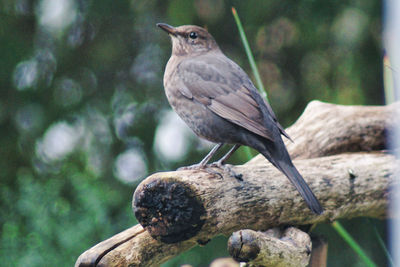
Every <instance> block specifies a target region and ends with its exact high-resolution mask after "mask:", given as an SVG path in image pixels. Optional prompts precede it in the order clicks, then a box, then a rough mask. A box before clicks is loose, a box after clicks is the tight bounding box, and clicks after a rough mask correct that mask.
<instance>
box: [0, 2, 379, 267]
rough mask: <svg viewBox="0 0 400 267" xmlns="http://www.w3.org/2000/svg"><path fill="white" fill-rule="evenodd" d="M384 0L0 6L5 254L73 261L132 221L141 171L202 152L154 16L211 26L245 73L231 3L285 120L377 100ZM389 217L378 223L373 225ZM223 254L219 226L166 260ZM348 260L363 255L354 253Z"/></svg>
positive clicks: (0, 229)
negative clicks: (318, 103)
mask: <svg viewBox="0 0 400 267" xmlns="http://www.w3.org/2000/svg"><path fill="white" fill-rule="evenodd" d="M52 3H57V4H56V5H54V4H53V5H52ZM380 5H381V2H380V1H377V0H368V1H341V2H340V3H337V2H333V1H307V0H301V1H297V2H293V1H292V2H282V1H278V0H272V1H222V0H217V1H211V0H204V1H176V0H174V1H154V0H151V1H109V0H107V1H106V0H104V1H103V0H102V1H85V0H84V1H74V0H68V1H67V0H64V1H62V0H57V1H55V0H39V1H23V0H11V1H3V2H2V3H0V15H1V18H2V19H1V20H0V49H1V51H3V52H2V53H0V77H1V79H0V86H1V90H0V151H1V156H2V158H1V160H0V168H1V170H2V171H1V172H0V242H1V243H0V258H1V259H2V265H4V266H71V265H72V264H73V263H74V261H75V260H76V258H77V257H78V256H79V254H80V253H82V252H83V251H84V250H86V249H87V248H89V247H91V246H92V245H94V244H96V243H97V242H100V241H102V240H104V239H106V238H108V237H109V236H111V235H113V234H116V233H118V232H120V231H122V230H124V229H126V228H128V227H130V226H131V225H133V224H135V223H136V221H135V219H134V217H133V215H132V212H131V207H130V206H131V203H130V202H131V197H132V193H133V191H134V187H135V185H137V184H138V182H139V181H140V179H141V178H143V177H144V176H146V175H147V174H149V173H152V172H155V171H162V170H171V169H174V168H176V167H178V166H182V165H185V164H193V163H195V162H197V161H199V160H200V159H201V158H202V156H203V155H204V154H205V153H206V151H207V150H208V145H207V144H204V143H202V142H199V141H198V139H197V138H196V137H194V136H193V135H191V134H190V133H189V131H187V129H186V128H184V127H185V126H182V125H181V124H179V122H177V121H176V120H175V119H173V118H172V117H171V116H170V113H168V111H169V110H170V107H169V106H168V104H167V102H166V98H165V96H164V93H163V88H162V76H163V70H164V66H165V64H166V61H167V60H168V57H169V54H170V42H169V40H168V39H167V37H166V36H165V34H164V33H162V32H160V31H159V29H158V28H157V27H156V26H155V24H156V23H157V22H167V23H170V24H173V25H177V24H197V25H201V26H206V27H207V28H208V29H209V31H210V32H211V33H212V34H213V36H214V37H215V38H216V40H217V42H218V43H219V45H220V47H221V49H222V50H223V51H224V52H225V53H226V54H227V55H228V56H229V57H231V58H233V59H234V60H235V61H236V62H238V63H239V65H241V66H242V67H243V68H244V69H245V70H246V71H247V72H248V73H249V74H251V70H250V69H249V65H248V61H247V58H246V55H245V53H243V47H242V45H241V41H240V37H239V34H238V33H237V28H236V25H235V22H234V19H233V17H232V15H231V12H230V11H231V6H235V7H236V9H237V11H238V12H239V13H240V15H241V19H242V22H243V25H244V30H245V32H246V35H247V37H248V41H249V45H250V47H251V48H252V50H253V52H254V58H255V59H256V63H257V65H258V68H259V71H260V77H261V80H262V82H263V83H264V84H265V86H266V89H267V91H268V97H269V101H270V102H271V105H272V106H273V108H274V110H275V112H276V115H277V116H278V118H279V120H280V121H281V122H282V124H284V125H289V124H290V123H292V122H293V121H294V120H295V119H296V118H297V117H298V116H299V114H300V113H301V112H302V110H303V108H304V106H305V104H306V103H307V102H309V101H310V100H312V99H320V100H323V101H330V102H335V103H341V104H382V103H383V90H382V87H383V86H382V70H381V65H382V64H381V56H380V49H381V44H380V36H381V33H380V31H381V30H380V29H381V23H380V22H381V12H380V10H381V8H380V7H381V6H380ZM51 7H52V8H53V9H52V8H51ZM56 7H58V8H60V9H57V8H56ZM61 7H63V8H61ZM55 8H56V9H55ZM57 10H64V12H61V13H57V12H58V11H57ZM161 126H163V127H161ZM157 131H161V134H159V135H157ZM179 133H180V135H179ZM160 136H163V137H164V138H165V139H162V138H161V137H160ZM158 139H160V140H158ZM160 144H171V146H172V149H171V146H170V147H168V146H167V147H164V146H162V145H160ZM163 149H164V150H163ZM162 151H164V152H162ZM163 153H164V154H163ZM165 153H166V154H165ZM222 153H223V151H222V152H221V154H222ZM172 154H174V156H173V157H172ZM243 154H244V153H236V154H235V155H234V157H233V159H232V163H240V162H243V161H244V160H246V156H245V155H244V156H243ZM351 222H353V220H352V221H350V223H349V224H348V225H345V227H346V229H348V230H349V231H350V232H351V233H352V235H353V233H354V232H357V230H358V225H357V224H356V223H354V224H352V223H351ZM356 222H358V221H356ZM384 227H385V225H384V224H383V223H377V228H378V230H379V231H380V232H382V231H383V230H382V229H384ZM320 229H322V230H321V231H322V233H327V234H328V235H329V236H330V237H331V238H332V239H331V240H333V241H332V242H334V243H333V244H335V242H337V243H340V242H341V241H339V240H336V239H335V238H334V235H330V234H329V233H330V232H329V231H330V230H329V228H328V229H326V228H324V227H323V226H320ZM374 240H375V241H371V240H367V241H366V242H365V243H363V244H362V246H363V248H365V249H366V250H367V252H368V255H372V256H371V257H372V258H373V261H374V262H376V263H377V264H378V265H379V266H382V265H385V264H386V259H385V258H382V257H380V256H379V255H380V254H382V253H381V252H380V251H379V250H376V249H371V248H374V246H375V243H376V239H374ZM374 242H375V243H374ZM331 244H332V243H330V252H329V255H330V266H343V265H346V262H340V263H341V265H338V264H336V262H337V261H335V260H334V259H335V257H336V258H342V255H343V251H346V250H347V248H346V247H345V246H342V248H341V249H340V248H335V249H331V248H332V247H335V245H331ZM376 251H378V252H376ZM211 252H213V253H214V252H215V253H214V254H212V253H211ZM376 254H378V255H376ZM221 255H226V246H225V239H224V238H221V237H220V238H218V239H217V240H215V241H212V242H211V243H210V244H209V245H207V246H205V247H204V248H195V249H194V250H191V251H190V252H188V253H187V254H184V255H182V256H181V257H178V258H177V259H174V260H173V262H172V263H171V262H170V263H167V266H168V264H169V266H174V265H178V264H180V263H184V262H186V263H193V264H194V265H196V266H205V265H207V263H209V262H210V261H211V260H212V258H213V257H216V256H221ZM335 264H336V265H335ZM349 264H352V265H353V266H356V265H357V264H358V265H360V264H361V263H357V259H354V258H352V260H350V261H349ZM349 264H347V265H346V266H351V265H349Z"/></svg>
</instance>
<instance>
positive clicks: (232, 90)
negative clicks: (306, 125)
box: [177, 56, 286, 141]
mask: <svg viewBox="0 0 400 267" xmlns="http://www.w3.org/2000/svg"><path fill="white" fill-rule="evenodd" d="M177 72H178V73H177V74H178V75H179V77H180V79H182V81H183V87H182V88H179V90H180V92H181V93H182V95H184V96H185V97H187V98H190V99H193V100H194V101H198V102H200V103H202V104H204V105H205V106H206V107H207V108H208V109H210V110H211V111H213V112H214V113H216V114H217V115H219V116H221V117H222V118H224V119H227V120H229V121H230V122H232V123H235V124H237V125H239V126H241V127H243V128H245V129H247V130H249V131H251V132H253V133H256V134H258V135H260V136H263V137H265V138H267V139H269V140H271V141H274V136H275V134H274V132H276V128H278V130H279V132H281V133H282V132H283V134H284V135H286V134H285V132H284V131H283V128H282V127H281V126H280V125H279V123H278V122H277V121H276V118H275V114H274V113H273V112H272V109H271V107H269V105H268V103H267V102H265V101H264V100H263V98H262V97H261V96H260V95H259V93H258V92H257V89H256V88H255V87H254V85H253V84H252V82H251V81H250V79H249V78H248V76H247V75H246V73H245V72H244V71H243V70H242V69H241V68H240V67H239V66H238V65H236V64H235V63H234V62H233V61H230V60H229V59H227V58H222V57H218V56H215V57H213V56H209V57H206V56H202V57H197V58H191V59H187V60H184V61H182V62H181V63H180V64H179V65H178V66H177Z"/></svg>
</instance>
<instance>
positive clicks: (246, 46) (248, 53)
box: [232, 7, 268, 160]
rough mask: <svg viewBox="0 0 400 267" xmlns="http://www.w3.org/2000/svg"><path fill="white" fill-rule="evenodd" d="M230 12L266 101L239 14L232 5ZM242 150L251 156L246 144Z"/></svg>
mask: <svg viewBox="0 0 400 267" xmlns="http://www.w3.org/2000/svg"><path fill="white" fill-rule="evenodd" d="M232 14H233V17H234V19H235V22H236V25H237V27H238V30H239V34H240V38H241V39H242V43H243V46H244V49H245V51H246V55H247V58H248V60H249V62H250V67H251V70H252V72H253V75H254V78H255V79H256V82H257V87H258V90H259V91H260V93H261V95H262V96H263V97H264V98H265V99H266V100H267V101H268V98H267V91H266V90H265V88H264V85H263V83H262V81H261V77H260V73H259V72H258V68H257V65H256V63H255V60H254V57H253V53H252V52H251V49H250V46H249V43H248V42H247V37H246V34H245V33H244V30H243V26H242V23H241V22H240V18H239V15H238V13H237V12H236V9H235V8H234V7H232ZM243 151H244V153H245V156H246V158H247V159H248V160H250V159H252V158H253V155H252V154H251V150H250V148H249V147H247V146H246V147H245V148H244V150H243Z"/></svg>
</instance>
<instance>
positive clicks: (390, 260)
mask: <svg viewBox="0 0 400 267" xmlns="http://www.w3.org/2000/svg"><path fill="white" fill-rule="evenodd" d="M367 221H368V223H369V224H370V225H371V227H372V229H374V233H375V236H376V239H378V242H379V245H380V246H381V247H382V249H383V252H384V253H385V255H386V257H387V258H388V261H389V263H390V266H394V262H393V258H392V256H391V255H390V253H389V250H388V249H387V247H386V245H385V242H384V241H383V239H382V237H381V235H380V234H379V232H378V229H376V226H375V224H374V223H373V222H372V221H371V219H368V218H367Z"/></svg>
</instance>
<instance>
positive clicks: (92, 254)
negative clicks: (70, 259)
mask: <svg viewBox="0 0 400 267" xmlns="http://www.w3.org/2000/svg"><path fill="white" fill-rule="evenodd" d="M313 103H314V104H311V105H309V107H308V108H310V107H312V106H313V105H315V104H318V105H319V103H315V102H313ZM322 105H326V107H330V108H332V109H336V108H342V107H337V106H335V105H330V104H322ZM393 107H394V105H392V106H388V107H352V109H349V110H348V112H347V113H346V112H344V111H342V112H336V113H335V112H325V113H324V114H325V115H324V116H323V117H321V118H315V117H314V119H311V120H310V119H307V118H303V117H308V116H311V117H312V116H315V114H316V113H318V112H319V111H318V110H314V112H313V113H311V114H309V112H307V111H305V112H304V114H303V116H302V117H301V118H300V119H299V120H298V121H297V122H296V124H295V125H293V126H292V127H291V128H290V129H289V134H290V135H291V137H292V138H293V139H294V140H295V143H294V144H288V148H289V151H290V152H291V153H292V155H297V156H299V155H303V154H304V155H307V156H306V157H317V156H321V155H325V154H332V153H336V152H341V151H347V150H373V149H377V148H381V147H382V145H379V144H384V143H385V140H386V138H385V133H386V132H387V131H388V129H389V128H390V127H388V124H395V122H394V119H393V117H394V116H393V115H390V114H393V112H394V111H393V110H394V108H393ZM397 107H398V105H397ZM343 108H347V107H343ZM349 108H350V107H349ZM378 108H380V109H382V110H381V111H377V110H375V109H378ZM369 109H374V112H372V113H370V112H369ZM385 109H386V110H385ZM351 110H353V111H352V112H353V114H354V119H352V115H351V114H350V113H351V112H350V111H351ZM363 112H364V113H365V114H367V115H365V116H361V115H360V114H362V113H363ZM377 114H378V115H377ZM379 114H380V115H379ZM342 115H343V116H342ZM340 116H342V119H340ZM332 117H339V118H338V119H337V120H336V123H338V124H337V125H333V126H329V127H326V126H325V127H324V125H328V122H329V121H332V120H334V118H332ZM368 118H372V119H373V120H372V121H371V123H370V124H371V125H375V126H371V127H372V128H373V129H378V128H379V127H380V128H379V129H381V130H373V131H371V127H368V122H364V120H368ZM387 118H390V119H387ZM319 120H324V121H323V122H321V121H319ZM359 120H361V122H360V123H359ZM325 121H326V122H325ZM379 121H384V122H385V123H384V124H379ZM339 122H341V123H339ZM343 122H349V123H343ZM350 122H351V123H350ZM342 124H343V125H347V126H346V127H348V128H347V130H346V129H342V127H341V126H342ZM329 125H331V124H329ZM359 125H366V126H365V127H360V126H359ZM379 125H380V126H379ZM382 125H383V126H382ZM296 129H297V130H296ZM315 129H317V130H315ZM338 129H341V130H340V132H342V135H339V136H338V135H337V132H338ZM297 131H298V132H297ZM346 133H347V138H346ZM377 133H379V134H377ZM303 135H304V136H308V137H307V138H305V139H304V140H302V139H301V136H303ZM313 135H315V136H313ZM371 135H372V137H371V139H374V140H378V141H376V142H375V141H374V142H372V141H371V142H370V141H365V140H369V139H370V136H371ZM330 136H335V137H334V138H328V137H330ZM340 136H342V137H340ZM354 136H359V137H360V138H361V139H357V140H358V141H357V142H361V143H363V142H364V141H365V142H364V143H363V145H361V146H359V149H352V147H353V146H352V142H347V141H346V140H353V139H352V138H354ZM327 138H328V139H327ZM326 140H329V141H326ZM360 140H361V141H360ZM363 140H364V141H363ZM343 142H344V143H346V142H347V145H345V146H343V145H340V144H341V143H343ZM303 143H306V144H303ZM334 143H336V144H337V145H336V147H339V148H340V149H338V148H334V147H335V146H334V145H333V144H334ZM377 144H378V145H377ZM306 146H307V148H309V149H307V150H306V149H305V147H306ZM346 146H347V147H348V149H346ZM314 147H317V148H318V149H314ZM294 163H295V165H296V166H297V167H298V169H299V171H300V173H302V174H303V176H304V178H305V180H306V181H307V182H308V184H309V185H310V187H311V189H312V190H313V191H314V192H315V194H316V195H317V197H318V198H319V200H320V201H321V203H322V205H323V206H324V208H325V213H324V214H323V215H322V216H316V215H314V214H312V213H310V211H309V210H308V209H307V208H306V206H305V204H304V202H303V200H302V199H301V197H300V196H299V195H298V193H297V191H295V189H294V188H293V186H292V185H291V184H290V183H289V182H288V181H287V179H286V178H285V177H284V176H283V175H282V174H281V173H279V171H277V170H276V169H275V168H273V167H272V166H271V165H270V164H268V163H266V162H265V161H264V160H259V159H256V160H252V161H251V162H250V163H249V164H246V165H244V166H238V167H235V168H234V171H235V172H237V173H241V174H243V180H242V181H241V180H237V179H235V178H233V177H231V176H229V173H221V175H222V176H220V175H216V174H210V173H207V172H193V171H180V172H168V173H157V174H154V175H152V176H150V177H149V178H147V179H146V180H145V181H143V182H142V184H141V185H140V186H139V187H138V188H137V191H136V193H135V201H136V207H135V211H136V215H137V218H138V219H139V221H140V222H141V223H142V224H143V225H144V226H145V227H146V229H147V230H148V231H143V230H142V228H141V227H140V226H135V227H133V228H130V229H128V230H126V231H124V232H122V233H120V234H118V235H116V236H114V237H112V238H110V239H109V240H107V241H103V242H102V243H100V244H98V245H97V246H95V247H93V248H91V249H90V250H88V251H87V252H85V253H84V254H82V255H81V257H80V258H79V259H78V261H77V262H76V266H96V265H98V266H127V265H128V264H131V266H152V265H158V264H160V263H162V262H164V261H166V260H167V259H169V258H171V257H173V256H175V255H178V254H179V253H181V252H182V251H184V250H187V249H189V248H190V247H192V246H194V245H196V244H204V243H206V242H207V241H208V240H209V239H211V238H212V237H213V236H215V235H217V234H231V233H232V232H234V231H237V230H240V229H244V228H251V229H253V230H266V229H268V228H270V227H274V226H277V225H282V224H292V225H296V224H297V225H298V224H310V223H315V222H322V221H326V220H328V221H329V220H335V219H338V218H350V217H355V216H370V217H378V218H380V217H384V216H385V208H386V206H387V199H388V194H389V186H390V184H391V182H392V181H393V179H392V178H393V173H394V166H396V164H397V165H398V163H399V162H398V161H396V159H395V158H394V157H393V156H391V155H389V154H384V153H355V154H342V155H336V156H330V157H325V158H315V159H311V160H310V159H309V160H297V161H295V162H294ZM214 170H215V171H221V170H218V169H214ZM132 229H135V231H133V233H132V232H130V231H132ZM138 229H140V230H138ZM137 231H139V232H140V233H138V232H137ZM124 233H126V238H125V237H124V238H123V240H122V241H121V237H120V235H123V236H124ZM149 233H151V234H152V235H153V236H155V237H156V238H157V239H158V240H163V242H160V241H157V240H156V239H153V238H151V236H150V235H149ZM180 240H185V241H180ZM165 242H167V243H173V242H177V243H173V244H166V243H165Z"/></svg>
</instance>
